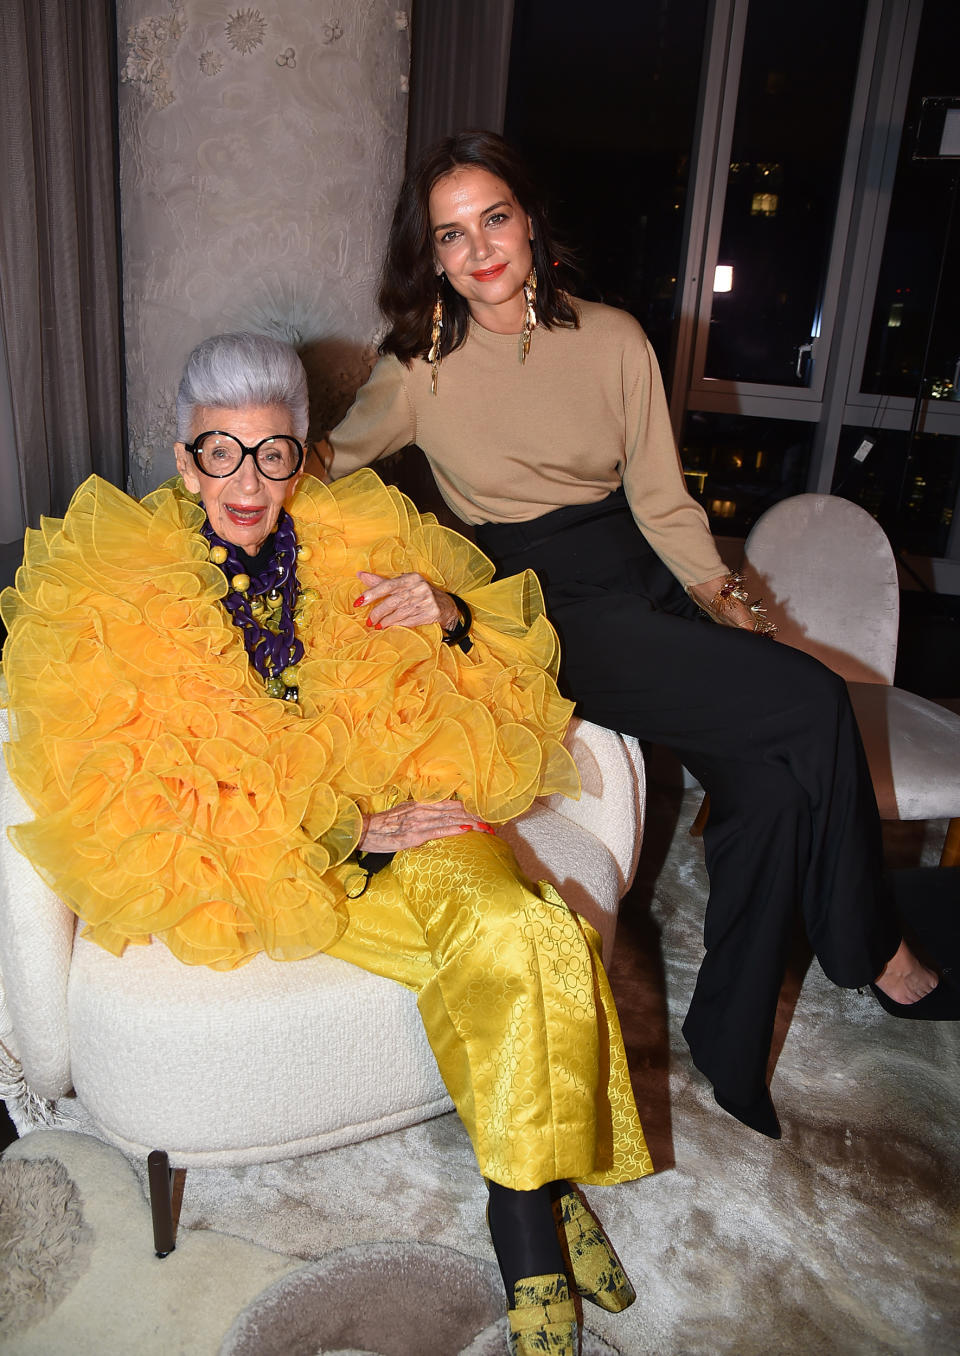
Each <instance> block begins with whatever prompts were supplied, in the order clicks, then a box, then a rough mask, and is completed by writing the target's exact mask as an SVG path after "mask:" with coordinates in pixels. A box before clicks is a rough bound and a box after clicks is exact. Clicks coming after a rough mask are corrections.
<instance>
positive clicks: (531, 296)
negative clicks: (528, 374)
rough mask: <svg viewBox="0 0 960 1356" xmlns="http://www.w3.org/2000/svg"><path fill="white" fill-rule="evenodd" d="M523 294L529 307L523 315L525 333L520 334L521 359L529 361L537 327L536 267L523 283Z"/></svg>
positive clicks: (523, 361)
mask: <svg viewBox="0 0 960 1356" xmlns="http://www.w3.org/2000/svg"><path fill="white" fill-rule="evenodd" d="M523 296H524V300H525V301H526V303H527V309H526V311H525V312H524V316H523V333H522V334H521V335H520V361H521V363H525V362H526V361H527V354H528V353H529V352H530V336H531V334H532V333H533V331H534V330H535V329H536V328H537V270H536V268H535V267H532V268H531V269H530V272H529V273H528V274H527V280H526V282H525V283H524V284H523Z"/></svg>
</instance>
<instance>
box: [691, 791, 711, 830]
mask: <svg viewBox="0 0 960 1356" xmlns="http://www.w3.org/2000/svg"><path fill="white" fill-rule="evenodd" d="M709 818H710V797H709V795H705V796H704V798H703V800H702V801H701V802H700V809H699V810H698V811H697V817H696V819H695V820H694V821H693V823H692V824H691V825H690V828H689V829H688V830H687V832H688V833H689V835H690V837H691V838H702V837H703V831H704V829H705V828H706V827H707V820H708V819H709Z"/></svg>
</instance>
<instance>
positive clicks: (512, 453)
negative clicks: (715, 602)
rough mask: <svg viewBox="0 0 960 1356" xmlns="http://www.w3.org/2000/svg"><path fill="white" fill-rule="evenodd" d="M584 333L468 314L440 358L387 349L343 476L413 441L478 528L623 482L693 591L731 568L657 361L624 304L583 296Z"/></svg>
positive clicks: (336, 444) (355, 426)
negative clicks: (693, 483)
mask: <svg viewBox="0 0 960 1356" xmlns="http://www.w3.org/2000/svg"><path fill="white" fill-rule="evenodd" d="M577 308H578V310H579V311H580V317H581V323H580V328H579V329H578V330H568V329H553V330H546V329H542V328H541V329H538V330H535V331H534V334H533V340H532V343H531V345H530V353H529V355H528V357H527V361H526V363H525V364H523V365H521V363H520V356H519V355H520V350H519V343H520V340H519V336H518V335H516V334H493V333H491V331H489V330H485V329H483V328H482V327H481V326H479V325H477V324H475V323H474V322H473V321H471V322H470V331H469V334H468V336H467V339H466V342H465V343H464V344H463V345H462V347H461V348H459V349H457V350H456V351H455V352H453V353H451V354H449V355H448V356H447V357H446V358H444V360H443V362H442V364H441V366H440V376H439V381H438V384H437V394H436V395H435V396H434V395H431V393H430V372H431V369H430V366H429V365H428V364H427V363H426V362H424V361H423V360H422V359H420V358H416V359H414V361H413V362H412V364H411V365H410V367H405V366H404V365H403V364H402V363H401V362H399V361H398V360H397V359H396V358H395V357H393V356H392V355H389V354H388V355H386V356H384V357H382V358H381V359H380V360H379V361H378V363H377V365H376V366H375V367H374V369H373V372H372V373H371V374H370V379H369V381H368V382H367V383H366V385H365V386H364V387H363V388H362V390H361V391H360V392H359V394H358V396H357V399H356V401H355V403H354V405H353V406H352V408H351V409H350V410H349V411H348V412H347V415H346V417H345V418H344V419H343V421H342V422H341V423H340V424H339V425H338V426H337V428H336V429H334V431H333V432H332V433H331V435H330V443H331V446H332V448H333V463H332V467H331V475H332V476H333V477H334V479H337V478H339V477H340V476H345V475H348V474H349V473H350V472H351V471H355V470H357V469H358V468H359V467H361V466H368V465H370V463H371V462H374V461H376V460H377V459H378V458H380V457H384V456H388V455H389V454H390V453H392V452H397V451H399V450H400V448H402V447H406V446H407V445H408V444H410V443H416V444H417V446H418V447H420V448H421V449H422V451H423V452H424V454H425V456H426V457H427V460H428V461H429V462H430V465H431V467H432V469H433V473H434V475H435V477H436V480H437V484H438V486H439V488H440V492H441V494H442V495H443V497H444V499H445V500H446V502H447V504H449V506H450V508H451V509H452V510H453V512H454V513H455V514H457V516H458V517H459V518H462V519H463V520H464V521H465V522H468V523H485V522H491V523H509V522H520V521H525V520H527V519H530V518H538V517H539V516H540V515H541V514H544V513H549V512H550V511H551V510H552V509H556V508H560V507H562V506H564V505H568V504H588V503H594V502H596V501H598V500H600V499H603V498H604V497H605V496H606V495H608V494H609V493H610V492H611V491H612V490H615V489H617V487H618V486H619V485H620V484H621V482H622V483H623V486H624V489H625V490H626V494H627V499H628V501H629V503H630V508H631V510H632V512H633V516H634V518H635V519H636V521H637V525H638V526H639V528H640V530H641V531H642V532H643V534H644V536H645V537H646V538H647V540H648V541H649V543H650V545H651V546H652V547H653V549H654V550H655V551H656V552H657V554H658V555H659V556H660V558H661V559H662V560H663V561H664V563H665V564H666V565H667V566H668V567H669V568H670V569H671V570H672V571H673V573H674V574H675V575H676V576H677V578H678V579H679V580H680V582H681V583H682V584H684V585H690V584H701V583H704V582H706V581H707V580H710V579H715V578H717V576H718V575H722V574H725V573H726V567H725V566H724V564H723V562H722V561H721V559H720V557H719V555H718V554H717V550H716V547H715V545H714V542H713V538H712V537H711V535H710V529H709V527H708V525H707V518H706V514H705V513H704V512H703V509H702V508H701V507H700V506H699V504H697V503H696V502H695V501H694V500H693V499H691V498H690V496H689V495H688V494H687V491H686V486H685V484H684V480H683V473H682V471H681V469H680V462H679V458H678V457H677V451H676V446H675V444H674V441H673V433H672V431H671V428H670V419H669V415H668V411H667V404H666V400H665V397H664V393H663V384H662V382H661V379H660V372H659V369H658V367H657V361H656V358H655V356H654V354H653V350H652V349H651V347H650V344H649V341H648V340H647V337H646V335H645V334H644V332H643V330H642V329H641V328H640V326H639V325H638V324H637V322H636V321H635V320H634V319H633V317H632V316H630V315H628V314H627V313H626V312H625V311H615V310H613V309H612V308H611V307H609V306H600V305H597V304H595V303H593V302H586V301H578V302H577Z"/></svg>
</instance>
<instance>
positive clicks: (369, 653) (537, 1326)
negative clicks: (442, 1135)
mask: <svg viewBox="0 0 960 1356" xmlns="http://www.w3.org/2000/svg"><path fill="white" fill-rule="evenodd" d="M177 418H178V429H179V438H180V441H179V442H178V443H177V444H176V459H177V467H178V470H179V472H180V479H179V480H178V481H175V482H174V481H172V482H169V483H168V484H167V485H165V486H163V487H161V488H160V489H159V490H157V491H155V492H154V493H153V494H151V495H148V496H147V498H146V499H145V500H144V501H143V502H142V503H139V504H138V503H135V502H134V501H132V500H131V499H129V498H127V497H126V496H125V495H123V494H121V493H120V492H119V491H118V490H116V489H114V488H112V487H111V486H110V485H107V484H105V483H104V482H102V481H98V480H96V479H95V478H94V479H91V480H89V481H87V482H86V483H85V484H84V485H82V486H81V487H80V489H79V490H78V491H77V493H76V495H75V496H74V499H73V501H72V503H71V505H70V507H69V508H68V510H67V513H66V515H65V517H64V519H63V520H62V522H58V521H56V520H46V521H45V522H44V524H43V528H42V530H41V531H39V532H33V531H31V532H29V533H28V535H27V540H26V549H25V558H24V564H23V567H22V569H21V570H20V572H19V573H18V576H17V586H16V589H8V590H6V591H5V592H4V594H3V597H2V600H0V607H2V614H3V618H4V620H5V622H6V624H7V627H8V629H9V639H8V641H7V646H6V652H5V657H4V658H5V663H4V669H5V676H6V680H7V684H8V699H9V705H10V708H11V712H12V715H13V717H14V719H13V730H14V736H15V737H14V739H13V742H12V743H11V745H10V746H9V748H8V750H7V756H8V761H9V764H10V769H11V772H12V774H13V777H14V779H15V781H16V782H17V784H18V785H19V786H20V788H21V790H22V791H23V793H24V795H25V796H26V798H27V800H28V802H29V803H30V805H31V807H32V809H33V810H34V813H35V816H36V818H35V819H34V821H33V822H31V823H29V824H24V825H21V826H20V827H19V828H18V829H16V830H14V831H13V835H14V839H15V842H16V844H17V846H18V847H19V848H20V849H21V850H22V851H23V852H24V853H25V854H26V855H27V856H28V857H29V858H30V860H31V861H32V862H33V863H34V864H35V866H36V867H37V869H38V871H39V872H40V873H41V874H42V875H43V876H44V878H45V879H46V880H47V881H49V883H50V884H51V885H52V886H53V888H54V889H56V891H57V892H58V893H59V894H60V896H61V897H62V898H63V899H64V900H66V902H67V903H68V904H69V905H70V906H71V907H72V908H73V909H74V910H75V912H76V913H77V914H78V915H79V916H80V918H81V919H82V920H83V921H84V923H85V925H86V926H85V932H86V935H87V936H88V937H90V938H92V940H93V941H95V942H98V943H99V944H100V945H102V946H104V947H106V948H108V949H109V950H111V951H112V952H114V953H117V954H119V953H120V952H122V951H123V949H124V947H125V946H126V945H128V944H146V943H148V942H149V941H150V939H151V938H157V939H159V940H160V941H162V942H164V943H165V944H166V945H167V946H168V947H169V948H170V949H171V950H172V951H173V952H174V954H175V955H177V956H178V957H179V958H180V959H181V960H183V961H184V962H186V963H187V964H205V965H210V966H214V967H216V968H220V969H226V968H230V967H233V966H236V965H240V964H243V962H245V961H246V960H248V959H249V958H250V957H251V956H252V955H254V954H255V953H256V952H258V951H260V950H263V951H266V952H267V953H268V954H269V955H271V956H273V957H275V958H276V959H277V960H280V961H286V960H296V959H297V958H300V957H304V956H308V955H311V954H313V953H315V952H318V951H326V952H328V953H329V954H331V955H335V956H340V957H343V958H345V959H347V960H349V961H352V962H353V963H355V964H357V965H359V966H363V967H364V968H366V969H368V970H372V971H376V972H377V973H379V974H382V975H386V976H388V977H390V978H392V979H394V980H396V981H397V982H399V983H401V984H404V985H407V986H408V987H409V988H411V989H413V990H414V991H415V992H416V993H417V995H418V1003H419V1007H420V1011H421V1013H422V1015H423V1021H424V1025H425V1027H426V1030H427V1033H428V1036H429V1039H430V1043H431V1045H432V1047H433V1050H434V1052H435V1054H436V1057H437V1060H438V1063H439V1065H440V1069H441V1072H442V1074H443V1077H444V1080H445V1082H446V1084H447V1087H448V1088H449V1090H450V1093H451V1096H452V1097H453V1099H454V1101H455V1103H456V1106H457V1108H458V1111H459V1113H460V1116H461V1118H462V1120H463V1122H464V1125H465V1126H466V1128H467V1130H468V1132H469V1134H470V1137H471V1141H472V1143H473V1146H474V1149H475V1152H476V1156H477V1161H478V1164H479V1166H480V1170H481V1172H482V1173H483V1175H484V1177H485V1178H486V1179H487V1181H488V1184H489V1191H490V1209H489V1222H490V1229H491V1234H492V1237H493V1241H494V1246H495V1249H496V1252H497V1256H498V1260H499V1262H500V1267H501V1270H502V1273H503V1278H504V1284H505V1287H506V1291H507V1296H508V1304H509V1310H510V1327H511V1341H512V1344H513V1350H514V1351H515V1352H517V1353H527V1352H534V1351H538V1352H539V1351H551V1352H562V1353H569V1356H573V1353H574V1352H576V1351H577V1350H578V1323H577V1316H576V1310H575V1307H574V1301H573V1300H572V1298H571V1296H570V1283H571V1282H572V1285H573V1286H574V1287H575V1288H576V1289H578V1290H579V1292H580V1293H581V1294H582V1295H584V1296H586V1297H587V1298H588V1299H592V1300H594V1301H596V1302H597V1303H599V1304H601V1305H603V1306H604V1307H605V1308H607V1309H611V1310H619V1309H622V1308H624V1307H626V1305H627V1304H629V1303H630V1302H631V1301H632V1299H633V1298H634V1292H633V1289H632V1287H631V1286H630V1283H629V1281H627V1279H626V1277H625V1276H624V1274H623V1272H622V1270H621V1269H620V1267H619V1264H618V1262H617V1260H616V1257H615V1255H614V1253H613V1252H612V1250H611V1248H610V1245H609V1243H608V1242H607V1240H606V1238H605V1236H604V1235H603V1233H602V1230H600V1228H599V1226H598V1225H597V1223H596V1221H595V1220H594V1219H593V1217H592V1216H591V1215H590V1214H589V1212H588V1210H587V1209H586V1207H585V1204H584V1203H583V1201H582V1198H581V1197H580V1195H579V1194H578V1193H576V1192H575V1191H574V1190H573V1189H572V1187H571V1186H570V1180H575V1181H580V1182H590V1183H603V1184H606V1183H614V1182H622V1181H625V1180H628V1179H632V1178H636V1177H640V1176H642V1175H644V1174H645V1173H647V1172H650V1171H651V1164H650V1159H649V1156H648V1154H647V1150H646V1146H645V1144H644V1140H643V1134H642V1131H641V1128H640V1124H639V1121H638V1119H637V1113H636V1107H635V1104H634V1100H633V1096H632V1092H631V1089H630V1082H629V1075H628V1072H627V1065H626V1057H625V1054H624V1049H623V1044H622V1039H621V1037H620V1032H619V1025H618V1022H617V1017H616V1012H615V1009H614V1007H613V1003H612V999H611V997H610V992H609V986H608V984H607V980H606V976H605V975H604V972H603V968H602V966H601V964H600V960H599V955H598V939H597V937H596V934H595V933H593V932H592V930H591V929H590V928H589V927H588V926H587V925H586V924H584V923H582V922H581V921H580V920H579V919H578V918H577V917H576V916H575V915H573V914H571V913H570V912H569V910H567V908H566V907H565V905H564V904H563V902H562V901H561V900H560V899H559V898H558V897H556V896H555V895H554V894H553V892H552V891H551V890H550V889H549V887H546V886H541V888H540V890H539V892H538V891H535V890H534V889H533V888H532V887H531V886H530V884H529V883H528V882H527V881H526V880H525V879H524V878H523V877H522V875H521V874H520V872H519V869H518V867H517V865H516V862H515V861H514V859H513V857H512V854H511V853H510V850H509V849H508V848H507V847H506V845H505V844H504V843H503V842H502V841H501V840H500V839H498V838H497V837H496V836H495V834H494V833H493V830H492V829H491V828H490V821H495V822H496V821H503V820H505V819H507V818H509V817H511V816H513V815H515V814H518V813H519V812H521V811H522V810H523V809H525V808H526V807H527V806H529V804H530V803H531V801H532V799H533V798H534V797H535V796H537V795H539V794H541V793H543V792H548V791H554V790H565V791H570V792H574V793H575V790H576V776H575V770H574V769H573V766H572V763H571V760H570V758H569V755H568V754H567V753H566V751H565V750H564V749H563V747H562V745H561V743H560V739H561V736H562V734H563V731H564V727H565V725H566V722H567V719H568V715H569V704H568V703H567V702H565V701H564V700H563V699H562V698H561V697H560V696H559V694H558V692H557V690H556V686H555V684H554V681H553V677H552V674H553V673H555V671H556V662H557V652H556V641H555V637H554V634H553V632H552V630H551V628H550V626H549V624H548V623H547V622H546V620H545V618H544V616H543V613H542V607H541V605H540V600H539V593H538V590H537V587H536V582H535V580H533V579H532V577H530V576H521V577H518V578H517V579H513V580H508V581H505V582H504V583H501V584H496V585H492V584H491V583H490V577H491V574H492V569H491V567H490V566H489V563H488V562H487V561H486V560H485V559H484V558H483V557H482V556H481V555H480V554H479V553H478V552H477V551H476V550H475V549H474V548H473V547H471V546H470V545H469V544H468V543H467V542H466V541H464V540H463V539H462V538H460V537H458V536H457V534H455V533H452V532H449V531H448V530H446V529H444V528H441V527H439V526H438V525H437V524H436V522H435V521H434V520H432V519H430V518H427V517H424V518H421V517H420V516H419V515H418V514H417V513H416V511H415V510H414V509H413V507H412V505H411V504H410V503H409V502H408V501H406V500H405V499H404V498H403V496H402V495H400V494H399V493H398V492H397V491H395V490H388V489H387V488H385V487H384V485H383V484H382V483H381V482H380V480H379V479H378V478H377V477H376V476H375V475H374V474H373V473H372V472H369V471H364V472H360V473H358V475H357V476H355V477H351V478H349V479H348V480H346V481H343V482H341V483H340V484H338V485H337V486H336V487H334V488H333V489H332V490H331V489H328V488H327V487H325V486H323V485H321V484H320V483H319V482H318V481H317V480H315V479H313V478H312V477H310V476H308V475H305V474H304V471H303V456H304V451H303V442H302V440H303V438H304V436H305V433H306V425H307V391H306V380H305V375H304V372H303V368H302V366H301V364H300V361H299V359H298V358H297V356H296V354H295V353H294V351H293V350H292V349H291V348H289V347H288V346H287V345H285V344H282V343H279V342H276V341H274V340H270V339H266V338H263V337H258V336H254V335H222V336H219V337H217V338H214V339H210V340H208V341H206V342H205V343H203V344H201V345H199V347H198V348H197V349H195V350H194V352H193V353H192V354H191V355H190V357H189V360H188V362H187V365H186V369H185V372H184V375H183V380H182V382H181V385H180V391H179V395H178V400H177ZM358 581H359V582H358ZM384 863H386V865H384ZM378 866H379V867H380V868H381V869H379V870H376V869H375V868H376V867H378Z"/></svg>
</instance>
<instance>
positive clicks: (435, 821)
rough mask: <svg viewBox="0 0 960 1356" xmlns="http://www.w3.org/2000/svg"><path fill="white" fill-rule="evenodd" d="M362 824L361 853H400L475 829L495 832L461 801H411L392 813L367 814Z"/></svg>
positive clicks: (482, 831) (394, 809)
mask: <svg viewBox="0 0 960 1356" xmlns="http://www.w3.org/2000/svg"><path fill="white" fill-rule="evenodd" d="M363 823H364V833H363V837H362V838H361V839H360V844H359V846H360V850H361V852H399V851H400V850H401V848H413V847H419V846H420V844H421V843H427V842H429V841H430V839H431V838H453V837H455V836H457V835H458V834H461V833H470V832H471V830H473V829H477V830H479V831H480V832H481V833H493V829H492V828H491V827H490V825H489V824H487V823H485V821H484V820H482V819H478V818H477V816H476V815H472V814H470V813H469V811H468V810H466V809H465V808H464V806H463V803H462V802H461V801H459V800H438V801H433V802H431V803H427V804H425V803H423V802H421V801H416V800H408V801H404V802H403V804H402V805H395V806H394V807H393V808H392V809H391V810H381V811H379V812H378V813H377V814H373V815H364V820H363Z"/></svg>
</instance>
